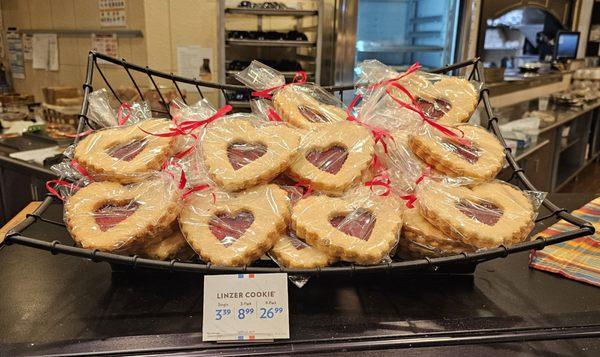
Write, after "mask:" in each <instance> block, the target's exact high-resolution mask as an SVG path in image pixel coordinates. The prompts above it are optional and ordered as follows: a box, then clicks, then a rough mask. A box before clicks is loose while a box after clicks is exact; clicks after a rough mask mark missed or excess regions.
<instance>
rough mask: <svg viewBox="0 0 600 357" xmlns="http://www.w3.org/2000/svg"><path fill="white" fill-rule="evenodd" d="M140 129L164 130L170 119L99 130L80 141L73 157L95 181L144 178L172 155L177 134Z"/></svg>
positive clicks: (125, 181)
mask: <svg viewBox="0 0 600 357" xmlns="http://www.w3.org/2000/svg"><path fill="white" fill-rule="evenodd" d="M140 129H143V130H145V131H147V132H149V133H163V132H166V131H168V129H169V122H168V121H167V120H165V119H148V120H144V121H142V122H141V123H139V124H134V125H129V126H123V127H115V128H110V129H105V130H100V131H97V132H95V133H92V134H90V135H88V136H87V137H86V138H85V139H83V140H81V141H80V142H79V144H77V146H76V147H75V154H74V159H75V160H76V161H77V162H78V163H79V164H80V165H81V166H83V168H84V169H85V170H86V171H87V172H88V173H89V174H90V175H91V176H92V177H93V178H94V179H95V180H96V181H114V182H120V183H132V182H139V181H142V180H144V179H146V178H147V176H148V175H147V174H148V172H149V171H153V170H160V168H161V167H162V165H163V163H164V162H165V161H166V160H167V159H168V158H169V156H171V154H172V153H173V150H174V147H175V137H168V138H161V137H158V136H155V135H150V134H147V133H145V132H144V131H142V130H140Z"/></svg>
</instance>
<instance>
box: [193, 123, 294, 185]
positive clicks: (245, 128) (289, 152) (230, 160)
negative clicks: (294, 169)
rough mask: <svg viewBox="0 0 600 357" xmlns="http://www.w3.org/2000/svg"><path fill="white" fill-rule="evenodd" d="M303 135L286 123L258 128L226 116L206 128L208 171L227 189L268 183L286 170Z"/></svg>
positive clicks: (205, 160)
mask: <svg viewBox="0 0 600 357" xmlns="http://www.w3.org/2000/svg"><path fill="white" fill-rule="evenodd" d="M299 142H300V136H299V134H298V133H297V130H296V129H293V128H290V127H287V126H285V125H268V126H263V127H255V126H254V125H252V123H251V122H250V121H249V120H245V119H243V118H230V119H223V120H219V121H218V122H216V123H215V124H214V125H212V126H211V127H210V128H208V130H207V131H206V134H205V135H204V137H203V139H202V155H203V157H204V162H205V164H206V167H207V170H208V173H209V175H210V177H211V179H213V180H214V181H215V182H216V183H217V184H218V185H219V186H220V187H222V188H223V189H225V190H226V191H239V190H242V189H244V188H248V187H252V186H256V185H258V184H261V183H265V182H268V181H270V180H272V179H273V178H275V177H276V176H277V175H279V174H280V173H281V172H282V171H284V170H285V169H286V168H287V167H288V166H289V165H290V162H291V161H292V159H293V158H294V157H295V155H296V151H297V150H298V144H299Z"/></svg>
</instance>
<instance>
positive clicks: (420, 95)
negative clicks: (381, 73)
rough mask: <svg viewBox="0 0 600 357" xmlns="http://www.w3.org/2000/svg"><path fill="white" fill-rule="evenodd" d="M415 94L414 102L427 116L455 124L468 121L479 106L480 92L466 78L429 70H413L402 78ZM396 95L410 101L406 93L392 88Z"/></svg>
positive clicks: (442, 122) (404, 83)
mask: <svg viewBox="0 0 600 357" xmlns="http://www.w3.org/2000/svg"><path fill="white" fill-rule="evenodd" d="M398 83H399V84H400V85H402V86H404V87H405V88H406V89H407V90H408V91H409V92H410V93H411V95H412V96H413V98H414V104H415V105H416V106H417V107H419V108H420V109H421V110H422V111H423V114H425V116H426V117H427V118H428V119H431V120H433V121H436V122H438V123H440V124H445V125H454V124H460V123H464V122H467V121H469V119H470V118H471V115H473V112H475V109H476V108H477V104H478V99H479V93H478V91H477V89H476V88H475V86H474V85H473V84H472V83H471V82H470V81H469V80H467V79H465V78H460V77H449V76H443V75H436V74H430V73H420V72H417V73H413V74H411V75H409V76H406V77H404V78H402V79H400V80H398ZM393 93H394V96H396V97H398V98H399V99H401V100H403V101H405V102H407V103H410V102H411V101H410V99H409V98H408V96H407V95H406V94H405V93H402V92H401V91H399V90H397V89H395V88H394V89H393Z"/></svg>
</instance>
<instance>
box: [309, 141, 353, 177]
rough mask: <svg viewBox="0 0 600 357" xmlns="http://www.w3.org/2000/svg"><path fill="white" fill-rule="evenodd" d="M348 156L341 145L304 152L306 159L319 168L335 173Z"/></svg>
mask: <svg viewBox="0 0 600 357" xmlns="http://www.w3.org/2000/svg"><path fill="white" fill-rule="evenodd" d="M347 158H348V150H346V148H344V147H341V146H338V145H336V146H332V147H330V148H329V149H327V150H322V151H321V150H312V151H310V152H309V153H308V154H306V160H308V161H309V162H310V163H311V164H313V165H315V166H316V167H317V168H318V169H319V170H321V171H325V172H329V173H330V174H333V175H335V174H337V173H338V172H339V171H340V170H341V169H342V166H343V165H344V162H346V159H347Z"/></svg>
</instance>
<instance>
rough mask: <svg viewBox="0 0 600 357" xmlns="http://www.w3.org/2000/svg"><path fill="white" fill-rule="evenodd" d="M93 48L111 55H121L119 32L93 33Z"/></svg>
mask: <svg viewBox="0 0 600 357" xmlns="http://www.w3.org/2000/svg"><path fill="white" fill-rule="evenodd" d="M92 49H93V50H94V51H97V52H100V53H104V54H105V55H109V56H111V57H119V42H118V41H117V34H116V33H112V34H95V33H93V34H92Z"/></svg>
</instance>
